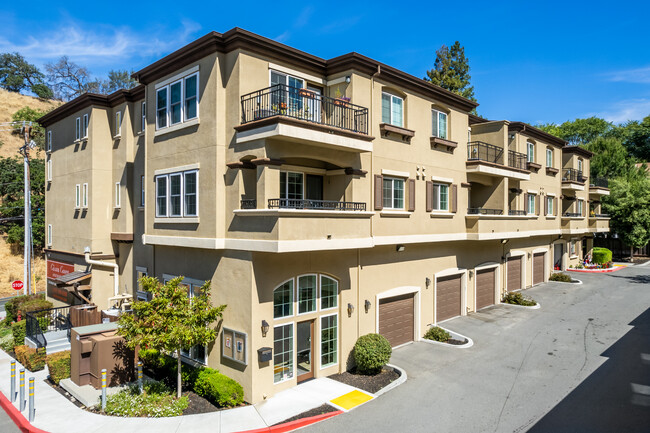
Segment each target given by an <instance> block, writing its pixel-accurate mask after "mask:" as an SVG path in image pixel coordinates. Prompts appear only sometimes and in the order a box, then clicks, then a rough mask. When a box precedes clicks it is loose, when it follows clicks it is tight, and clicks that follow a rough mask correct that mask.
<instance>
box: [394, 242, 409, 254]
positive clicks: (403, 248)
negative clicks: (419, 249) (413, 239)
mask: <svg viewBox="0 0 650 433" xmlns="http://www.w3.org/2000/svg"><path fill="white" fill-rule="evenodd" d="M405 249H406V247H405V246H404V245H402V244H399V245H397V246H396V247H395V251H397V252H398V253H401V252H402V251H404V250H405Z"/></svg>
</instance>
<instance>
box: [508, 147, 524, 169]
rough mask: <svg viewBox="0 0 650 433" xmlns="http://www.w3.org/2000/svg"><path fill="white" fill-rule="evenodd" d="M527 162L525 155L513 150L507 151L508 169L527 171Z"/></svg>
mask: <svg viewBox="0 0 650 433" xmlns="http://www.w3.org/2000/svg"><path fill="white" fill-rule="evenodd" d="M527 162H528V157H527V156H526V154H525V153H521V152H515V151H514V150H509V151H508V165H509V166H510V167H513V168H518V169H519V170H527V169H528V167H527V165H526V163H527Z"/></svg>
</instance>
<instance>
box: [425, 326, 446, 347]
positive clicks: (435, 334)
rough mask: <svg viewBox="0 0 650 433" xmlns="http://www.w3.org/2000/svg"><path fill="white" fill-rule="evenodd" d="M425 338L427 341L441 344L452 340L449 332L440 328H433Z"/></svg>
mask: <svg viewBox="0 0 650 433" xmlns="http://www.w3.org/2000/svg"><path fill="white" fill-rule="evenodd" d="M424 338H426V339H427V340H433V341H441V342H443V343H444V342H447V341H449V339H450V338H451V335H449V332H447V331H445V330H444V329H442V328H441V327H439V326H433V327H431V328H429V329H428V330H427V332H426V334H424Z"/></svg>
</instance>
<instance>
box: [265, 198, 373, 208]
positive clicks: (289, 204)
mask: <svg viewBox="0 0 650 433" xmlns="http://www.w3.org/2000/svg"><path fill="white" fill-rule="evenodd" d="M269 209H312V210H343V211H365V210H366V204H365V203H359V202H351V201H333V200H303V199H287V198H271V199H269Z"/></svg>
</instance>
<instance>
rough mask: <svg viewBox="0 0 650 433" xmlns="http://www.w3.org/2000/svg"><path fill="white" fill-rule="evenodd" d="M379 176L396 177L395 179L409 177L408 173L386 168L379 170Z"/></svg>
mask: <svg viewBox="0 0 650 433" xmlns="http://www.w3.org/2000/svg"><path fill="white" fill-rule="evenodd" d="M381 174H383V175H386V176H396V177H404V178H409V177H410V176H411V175H410V174H409V172H408V171H398V170H389V169H386V168H382V169H381Z"/></svg>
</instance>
